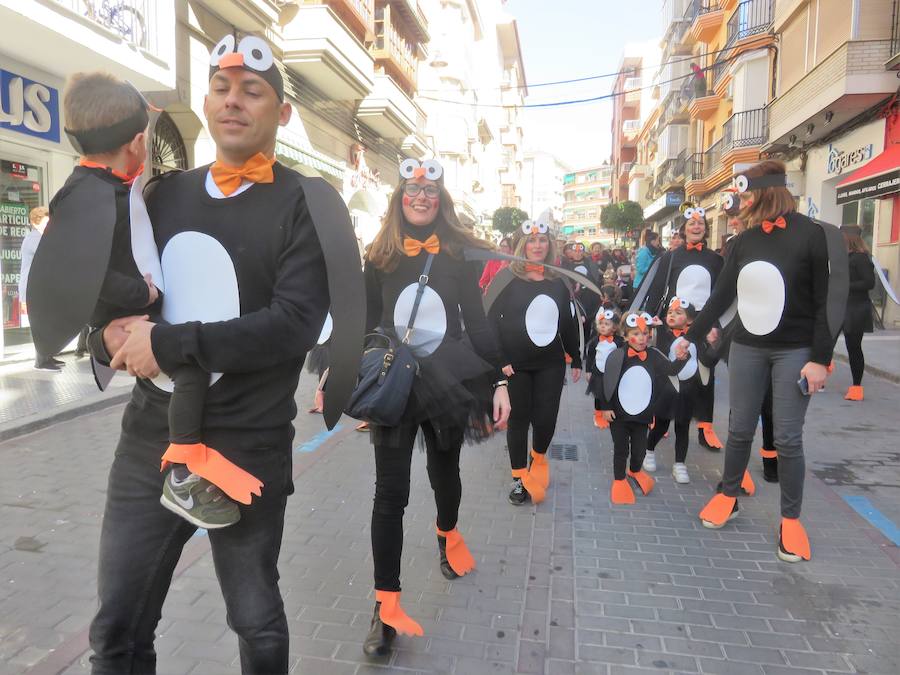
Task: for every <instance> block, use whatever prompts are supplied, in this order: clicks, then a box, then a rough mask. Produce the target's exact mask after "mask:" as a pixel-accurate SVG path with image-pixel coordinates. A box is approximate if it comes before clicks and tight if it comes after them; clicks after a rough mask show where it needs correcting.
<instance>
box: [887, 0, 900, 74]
mask: <svg viewBox="0 0 900 675" xmlns="http://www.w3.org/2000/svg"><path fill="white" fill-rule="evenodd" d="M890 54H891V57H890V58H889V59H888V60H887V63H885V64H884V66H885V68H887V69H888V70H900V0H894V7H893V9H892V10H891V49H890Z"/></svg>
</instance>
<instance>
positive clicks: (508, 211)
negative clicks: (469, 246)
mask: <svg viewBox="0 0 900 675" xmlns="http://www.w3.org/2000/svg"><path fill="white" fill-rule="evenodd" d="M526 220H528V214H527V213H525V212H524V211H523V210H522V209H517V208H516V207H515V206H501V207H500V208H499V209H497V210H496V211H494V215H493V217H492V218H491V221H492V223H493V225H494V229H495V230H498V231H500V232H502V233H503V234H512V233H513V232H515V231H516V230H517V229H518V228H519V226H520V225H521V224H522V223H524V222H525V221H526Z"/></svg>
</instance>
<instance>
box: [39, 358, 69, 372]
mask: <svg viewBox="0 0 900 675" xmlns="http://www.w3.org/2000/svg"><path fill="white" fill-rule="evenodd" d="M32 368H34V369H35V370H40V371H43V372H45V373H61V372H62V368H60V367H59V366H58V365H56V364H55V363H53V362H52V361H49V360H48V361H41V362H40V363H39V362H37V361H35V362H34V366H32Z"/></svg>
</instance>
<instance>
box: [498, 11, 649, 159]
mask: <svg viewBox="0 0 900 675" xmlns="http://www.w3.org/2000/svg"><path fill="white" fill-rule="evenodd" d="M506 11H507V12H509V13H510V14H511V15H513V16H514V17H515V18H516V20H517V23H518V26H519V39H520V40H521V44H522V59H523V60H524V62H525V76H526V81H527V83H528V84H529V85H532V84H536V83H543V82H556V81H558V80H571V79H576V78H581V77H589V76H592V75H602V74H606V73H613V72H615V71H616V70H617V69H618V67H619V62H620V60H621V58H622V51H623V49H624V47H625V44H626V43H631V42H645V41H647V40H650V39H652V38H656V37H658V36H659V33H660V29H661V24H662V19H661V16H662V0H508V2H507V4H506ZM650 76H652V75H651V74H645V77H647V78H649V77H650ZM613 81H614V78H611V77H607V78H602V79H596V80H590V81H588V82H583V83H577V84H568V85H558V86H548V87H530V88H529V91H528V98H527V99H526V104H535V103H545V102H554V101H564V100H573V99H582V98H591V97H594V96H601V95H605V94H609V93H610V91H611V89H612V84H613ZM524 119H525V146H526V148H528V149H532V150H545V151H547V152H550V153H552V154H554V155H556V156H557V157H558V158H559V159H561V160H562V161H563V162H564V163H565V164H568V165H569V167H570V168H571V169H579V168H587V167H589V166H596V165H597V164H601V163H602V162H603V160H604V159H608V158H609V154H610V141H611V135H610V124H611V121H612V106H611V104H610V102H609V101H608V100H607V101H601V102H597V103H586V104H580V105H572V106H562V107H554V108H545V109H526V110H525V111H524Z"/></svg>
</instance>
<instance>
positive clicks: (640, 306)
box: [626, 256, 672, 314]
mask: <svg viewBox="0 0 900 675" xmlns="http://www.w3.org/2000/svg"><path fill="white" fill-rule="evenodd" d="M661 259H662V256H659V257H658V258H657V259H656V260H654V261H653V264H652V265H650V269H649V270H647V273H646V274H645V275H644V278H643V279H641V285H640V286H638V289H637V292H636V293H635V294H634V297H633V298H631V304H630V305H629V306H628V310H627V312H626V314H627V313H628V312H642V311H644V304H645V303H646V300H647V294H648V293H649V292H650V286H651V285H653V279H654V278H656V275H657V274H659V261H660V260H661ZM670 260H671V258H670ZM669 269H670V270H671V269H672V267H671V265H669Z"/></svg>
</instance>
